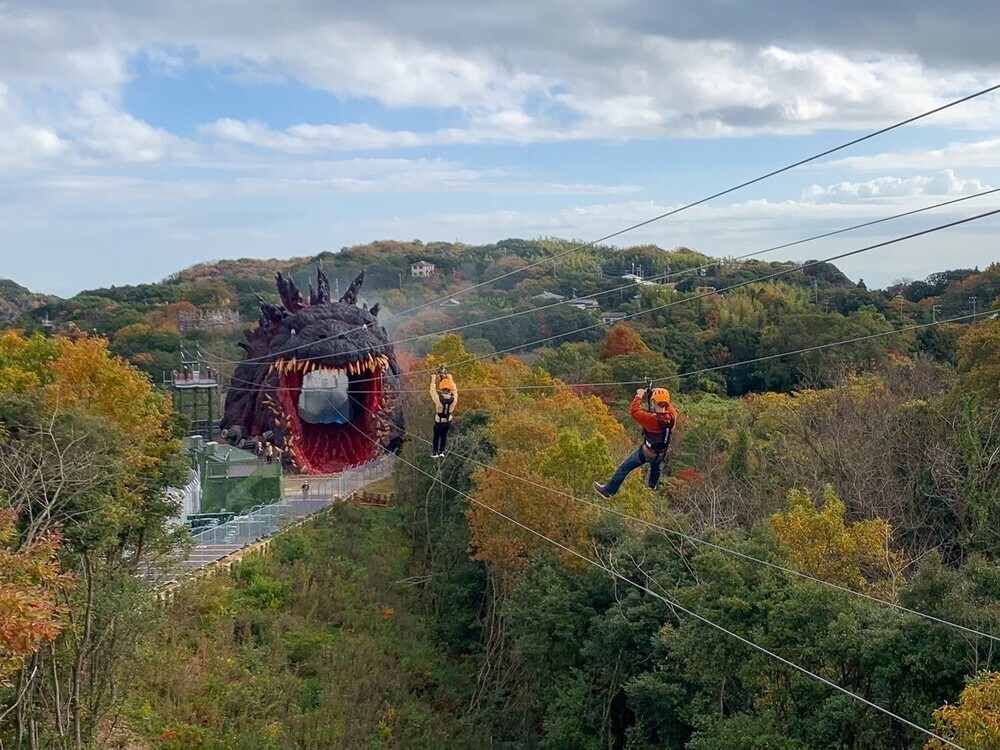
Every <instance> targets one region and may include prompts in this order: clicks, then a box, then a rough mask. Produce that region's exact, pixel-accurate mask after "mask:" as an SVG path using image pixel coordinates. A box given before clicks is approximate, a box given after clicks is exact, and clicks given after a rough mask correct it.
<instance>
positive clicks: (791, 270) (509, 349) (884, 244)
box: [403, 208, 1000, 377]
mask: <svg viewBox="0 0 1000 750" xmlns="http://www.w3.org/2000/svg"><path fill="white" fill-rule="evenodd" d="M998 213H1000V208H996V209H993V210H992V211H986V212H984V213H981V214H976V215H975V216H969V217H966V218H964V219H959V220H956V221H952V222H948V223H947V224H939V225H937V226H934V227H930V228H929V229H922V230H920V231H919V232H913V233H911V234H907V235H904V236H902V237H895V238H893V239H891V240H886V241H885V242H878V243H876V244H874V245H868V246H866V247H862V248H859V249H857V250H851V251H849V252H846V253H840V254H839V255H833V256H831V257H829V258H824V259H823V260H814V261H809V262H808V263H803V264H801V265H798V266H794V267H792V268H788V269H784V270H782V271H776V272H775V273H772V274H768V275H766V276H762V277H760V278H757V279H750V280H748V281H741V282H739V283H737V284H732V285H730V286H727V287H723V288H722V289H716V290H715V291H713V292H706V293H705V294H701V295H697V296H695V297H685V298H684V299H680V300H675V301H674V302H668V303H666V304H663V305H657V306H656V307H650V308H648V309H646V310H639V311H638V312H634V313H628V314H626V315H625V317H624V318H623V320H629V319H631V318H635V317H638V316H639V315H645V314H647V313H651V312H656V311H658V310H665V309H667V308H669V307H674V306H676V305H681V304H688V303H690V302H695V301H697V300H699V299H704V298H706V297H711V296H713V295H716V294H721V293H722V292H728V291H732V290H733V289H739V288H740V287H744V286H749V285H750V284H759V283H761V282H764V281H770V280H771V279H776V278H778V277H779V276H786V275H788V274H790V273H795V272H796V271H802V270H804V269H806V268H811V267H813V266H817V265H820V264H822V263H829V262H831V261H834V260H840V259H842V258H848V257H850V256H852V255H858V254H860V253H865V252H868V251H870V250H876V249H878V248H882V247H887V246H889V245H894V244H896V243H898V242H903V241H905V240H911V239H914V238H916V237H922V236H924V235H927V234H932V233H934V232H939V231H941V230H942V229H950V228H951V227H956V226H959V225H961V224H967V223H968V222H970V221H977V220H979V219H984V218H987V217H989V216H994V215H995V214H998ZM603 325H604V323H602V322H597V323H593V324H592V325H587V326H582V327H580V328H575V329H573V330H571V331H566V332H564V333H557V334H553V335H552V336H546V337H545V338H541V339H536V340H535V341H530V342H528V343H526V344H517V345H516V346H510V347H507V348H506V349H501V350H499V351H495V352H491V353H489V354H482V355H480V356H478V357H470V358H469V359H466V360H463V361H462V362H457V363H451V364H450V366H451V367H458V366H459V365H465V364H471V363H473V362H478V361H479V360H481V359H485V358H486V357H495V356H497V355H498V354H506V353H507V352H512V351H515V350H517V349H524V348H526V347H529V346H535V345H536V344H543V343H545V342H547V341H552V340H554V339H558V338H562V337H563V336H570V335H572V334H574V333H581V332H583V331H588V330H591V329H594V328H598V327H601V326H603ZM428 372H433V370H412V371H410V372H407V373H403V374H404V376H407V377H409V376H412V375H421V374H424V373H428Z"/></svg>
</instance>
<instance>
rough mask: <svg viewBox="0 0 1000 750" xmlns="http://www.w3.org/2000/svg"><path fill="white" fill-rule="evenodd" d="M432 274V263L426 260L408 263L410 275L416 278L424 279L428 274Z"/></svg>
mask: <svg viewBox="0 0 1000 750" xmlns="http://www.w3.org/2000/svg"><path fill="white" fill-rule="evenodd" d="M433 275H434V264H433V263H428V262H427V261H426V260H421V261H418V262H416V263H411V264H410V276H413V277H414V278H417V279H426V278H427V277H428V276H433Z"/></svg>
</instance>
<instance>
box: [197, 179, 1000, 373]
mask: <svg viewBox="0 0 1000 750" xmlns="http://www.w3.org/2000/svg"><path fill="white" fill-rule="evenodd" d="M997 192H1000V188H991V189H989V190H983V191H981V192H979V193H975V194H973V195H965V196H962V197H961V198H953V199H951V200H947V201H942V202H940V203H935V204H933V205H930V206H923V207H921V208H916V209H912V210H910V211H904V212H903V213H898V214H893V215H892V216H884V217H882V218H880V219H874V220H872V221H866V222H863V223H861V224H854V225H852V226H849V227H844V228H842V229H835V230H832V231H829V232H823V233H822V234H815V235H812V236H810V237H805V238H803V239H798V240H794V241H792V242H786V243H784V244H781V245H774V246H772V247H768V248H765V249H763V250H756V251H754V252H752V253H746V254H744V255H739V256H736V257H734V258H732V259H730V260H733V261H740V260H745V259H747V258H753V257H757V256H760V255H765V254H767V253H771V252H775V251H777V250H783V249H786V248H789V247H795V246H797V245H804V244H806V243H808V242H814V241H816V240H821V239H827V238H829V237H834V236H836V235H839V234H844V233H846V232H851V231H855V230H857V229H864V228H867V227H871V226H875V225H877V224H882V223H885V222H887V221H893V220H895V219H902V218H905V217H908V216H915V215H917V214H920V213H924V212H926V211H932V210H934V209H937V208H942V207H944V206H950V205H954V204H956V203H961V202H963V201H968V200H973V199H975V198H982V197H983V196H986V195H991V194H993V193H997ZM718 263H719V261H716V262H714V263H707V264H705V265H702V266H696V267H694V268H685V269H681V270H679V271H677V272H675V273H672V274H670V277H671V278H677V277H686V276H688V275H690V274H694V273H697V272H698V271H701V270H704V269H706V268H711V267H712V266H714V265H718ZM651 278H656V277H651ZM644 281H645V280H644ZM640 285H641V282H638V281H633V282H630V283H628V284H624V285H622V286H618V287H614V288H612V289H605V290H603V291H598V292H594V293H593V294H588V295H587V298H588V299H594V298H596V297H603V296H604V295H606V294H614V293H615V292H622V291H624V290H626V289H631V288H633V287H636V286H640ZM573 302H574V300H572V299H565V300H559V301H557V302H553V303H551V304H548V305H541V306H539V307H533V308H530V309H527V310H518V311H516V312H512V313H506V314H504V315H498V316H496V317H493V318H487V319H485V320H479V321H476V322H474V323H465V324H462V325H458V326H452V327H451V328H444V329H442V330H440V331H430V332H428V333H421V334H416V335H414V336H409V337H407V338H404V339H395V340H394V341H393V342H392V344H393V345H394V346H395V345H398V344H405V343H409V342H411V341H417V340H419V339H423V338H427V337H430V336H441V335H444V334H447V333H456V332H458V331H464V330H468V329H469V328H475V327H476V326H483V325H488V324H490V323H497V322H499V321H503V320H510V319H511V318H517V317H520V316H522V315H530V314H532V313H542V312H545V311H547V310H551V309H552V308H554V307H561V306H563V305H569V304H572V303H573ZM322 340H323V339H319V340H317V341H316V342H313V344H310V346H312V345H314V344H316V343H320V341H322ZM199 351H201V347H200V346H199ZM286 351H289V352H290V351H292V350H291V349H289V350H286ZM362 351H364V350H361V349H353V350H350V351H347V352H341V353H340V354H342V355H350V354H359V353H361V352H362ZM213 356H214V359H209V358H208V357H207V356H206V360H208V361H210V362H214V363H216V364H222V363H225V364H241V363H243V362H253V361H256V360H261V361H263V360H265V359H266V358H260V357H258V358H256V360H255V359H247V360H234V359H223V358H221V357H218V355H213ZM321 358H322V357H320V356H319V355H316V356H313V357H303V358H301V359H299V360H298V361H300V362H308V361H310V360H315V359H321Z"/></svg>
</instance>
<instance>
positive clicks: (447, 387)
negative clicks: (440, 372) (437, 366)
mask: <svg viewBox="0 0 1000 750" xmlns="http://www.w3.org/2000/svg"><path fill="white" fill-rule="evenodd" d="M438 390H439V391H451V392H452V393H454V392H455V390H456V388H455V381H454V380H452V377H451V375H445V376H444V377H443V378H441V381H440V382H439V383H438Z"/></svg>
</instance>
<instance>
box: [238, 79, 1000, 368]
mask: <svg viewBox="0 0 1000 750" xmlns="http://www.w3.org/2000/svg"><path fill="white" fill-rule="evenodd" d="M997 89H1000V84H995V85H993V86H989V87H987V88H985V89H981V90H980V91H977V92H975V93H973V94H969V95H967V96H964V97H961V98H959V99H955V100H954V101H951V102H948V103H947V104H943V105H941V106H939V107H935V108H934V109H930V110H927V111H926V112H922V113H920V114H918V115H914V116H912V117H909V118H907V119H905V120H901V121H899V122H896V123H894V124H892V125H889V126H887V127H884V128H881V129H879V130H875V131H873V132H871V133H868V134H867V135H863V136H861V137H859V138H855V139H853V140H850V141H847V142H846V143H842V144H840V145H839V146H835V147H833V148H830V149H827V150H825V151H822V152H820V153H818V154H814V155H813V156H809V157H806V158H805V159H800V160H799V161H797V162H794V163H792V164H789V165H786V166H784V167H780V168H779V169H775V170H772V171H770V172H768V173H766V174H763V175H760V176H759V177H755V178H753V179H751V180H747V181H745V182H742V183H740V184H738V185H735V186H733V187H730V188H726V189H725V190H720V191H718V192H716V193H713V194H712V195H709V196H706V197H704V198H700V199H699V200H697V201H694V202H693V203H688V204H686V205H684V206H680V207H678V208H675V209H672V210H670V211H666V212H664V213H661V214H659V215H657V216H654V217H652V218H650V219H646V220H644V221H641V222H638V223H636V224H632V225H631V226H628V227H626V228H625V229H620V230H618V231H616V232H612V233H611V234H608V235H605V236H604V237H601V238H599V239H596V240H592V241H590V242H586V243H583V244H581V245H576V246H574V247H571V248H569V249H568V250H564V251H563V252H560V253H556V254H555V255H552V256H550V257H547V258H542V259H541V260H538V261H535V262H534V263H530V264H528V265H526V266H523V267H521V268H518V269H515V270H513V271H508V272H507V273H504V274H501V275H499V276H495V277H493V278H492V279H487V280H486V281H482V282H479V283H476V284H473V285H472V286H469V287H466V288H464V289H460V290H458V291H456V292H453V293H451V294H449V295H448V296H447V297H438V298H436V299H433V300H430V301H428V302H424V303H422V304H420V305H417V306H416V307H411V308H409V309H408V310H404V311H402V312H399V313H393V314H392V315H390V316H388V317H387V318H386V320H389V319H392V318H396V317H399V316H401V315H407V314H409V313H412V312H416V311H417V310H421V309H423V308H425V307H428V306H430V305H433V304H435V303H438V302H441V301H443V300H445V299H449V298H451V297H455V296H457V295H460V294H465V293H467V292H470V291H473V290H475V289H479V288H480V287H483V286H486V285H489V284H492V283H494V282H496V281H500V280H501V279H505V278H507V277H509V276H512V275H514V274H516V273H520V272H522V271H527V270H528V269H530V268H534V267H536V266H538V265H541V264H542V263H547V262H549V261H554V260H557V259H558V258H561V257H563V256H565V255H569V254H570V253H574V252H578V251H579V250H583V249H585V248H588V247H593V246H594V245H596V244H598V243H600V242H604V241H606V240H609V239H612V238H614V237H618V236H619V235H622V234H625V233H627V232H630V231H633V230H635V229H638V228H640V227H644V226H646V225H648V224H652V223H654V222H657V221H661V220H663V219H665V218H667V217H670V216H674V215H676V214H679V213H681V212H682V211H686V210H688V209H690V208H694V207H695V206H700V205H702V204H704V203H708V202H709V201H712V200H714V199H716V198H721V197H722V196H724V195H728V194H730V193H733V192H736V191H737V190H741V189H743V188H745V187H749V186H750V185H754V184H756V183H758V182H762V181H764V180H767V179H769V178H771V177H774V176H776V175H779V174H782V173H784V172H788V171H790V170H792V169H795V168H796V167H800V166H802V165H803V164H808V163H810V162H813V161H816V160H817V159H821V158H823V157H824V156H829V155H830V154H834V153H836V152H838V151H842V150H844V149H846V148H850V147H851V146H855V145H857V144H859V143H862V142H864V141H867V140H870V139H872V138H875V137H877V136H879V135H883V134H885V133H888V132H890V131H892V130H895V129H897V128H901V127H903V126H905V125H909V124H911V123H914V122H917V121H918V120H921V119H924V118H926V117H929V116H931V115H934V114H937V113H938V112H942V111H944V110H946V109H949V108H951V107H954V106H957V105H959V104H963V103H965V102H967V101H971V100H973V99H976V98H978V97H980V96H984V95H985V94H989V93H991V92H993V91H996V90H997ZM366 327H367V326H366V325H362V326H359V327H358V328H355V329H352V330H351V331H347V332H346V333H351V332H353V331H357V330H360V329H361V328H366ZM337 335H338V336H340V335H344V334H337ZM331 338H334V337H331ZM316 343H318V342H312V343H310V344H302V345H299V346H296V347H292V348H290V349H287V350H286V352H287V353H291V352H292V351H297V350H298V349H302V348H305V347H306V346H312V345H314V344H316ZM258 359H262V358H258ZM220 361H221V360H220ZM243 361H244V362H250V361H254V360H243ZM230 363H233V362H232V361H230Z"/></svg>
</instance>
